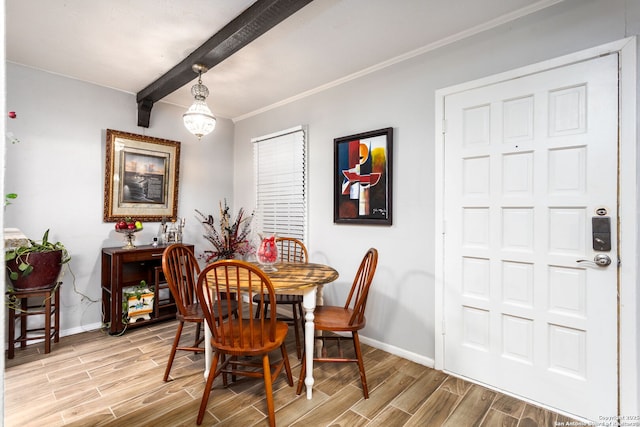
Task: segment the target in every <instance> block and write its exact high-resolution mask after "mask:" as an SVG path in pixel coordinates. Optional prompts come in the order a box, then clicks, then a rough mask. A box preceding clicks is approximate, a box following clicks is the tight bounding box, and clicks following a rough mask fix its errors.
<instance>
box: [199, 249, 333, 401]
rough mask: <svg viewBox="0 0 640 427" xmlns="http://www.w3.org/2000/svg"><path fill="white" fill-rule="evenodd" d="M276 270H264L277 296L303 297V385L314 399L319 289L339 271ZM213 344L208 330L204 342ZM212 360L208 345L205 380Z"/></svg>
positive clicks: (282, 266)
mask: <svg viewBox="0 0 640 427" xmlns="http://www.w3.org/2000/svg"><path fill="white" fill-rule="evenodd" d="M274 267H275V268H276V271H271V272H270V271H265V273H266V274H267V276H269V278H270V279H271V283H272V284H273V287H274V290H275V293H276V294H289V295H302V306H303V308H304V312H305V315H304V319H305V325H304V328H305V329H304V330H305V334H304V350H305V353H304V357H305V358H306V364H307V371H306V377H305V381H304V383H305V385H306V386H307V399H311V396H312V390H313V383H314V380H313V349H314V341H315V335H314V325H313V318H314V317H313V311H314V310H315V308H316V304H319V303H320V304H321V303H322V297H321V295H322V293H321V292H318V290H319V289H321V288H322V285H325V284H327V283H331V282H333V281H334V280H336V279H337V278H338V272H337V271H336V270H335V269H333V268H331V267H329V266H328V265H324V264H315V263H294V262H280V263H276V264H275V265H274ZM209 274H211V272H210V273H209ZM205 325H206V323H205ZM210 341H211V330H210V329H209V328H208V327H205V342H207V343H209V342H210ZM212 360H213V349H212V348H211V345H205V378H206V377H207V375H208V374H209V368H210V366H211V362H212Z"/></svg>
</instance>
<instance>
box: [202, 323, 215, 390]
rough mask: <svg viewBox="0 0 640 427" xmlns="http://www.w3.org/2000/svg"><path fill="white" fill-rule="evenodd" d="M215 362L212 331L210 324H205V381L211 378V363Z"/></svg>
mask: <svg viewBox="0 0 640 427" xmlns="http://www.w3.org/2000/svg"><path fill="white" fill-rule="evenodd" d="M212 360H213V349H212V348H211V329H209V324H208V323H207V322H204V379H205V380H206V379H207V378H208V377H209V370H210V369H211V361H212Z"/></svg>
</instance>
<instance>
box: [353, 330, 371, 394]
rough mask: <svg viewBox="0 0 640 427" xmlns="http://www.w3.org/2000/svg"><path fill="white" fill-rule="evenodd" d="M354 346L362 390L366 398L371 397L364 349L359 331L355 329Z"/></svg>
mask: <svg viewBox="0 0 640 427" xmlns="http://www.w3.org/2000/svg"><path fill="white" fill-rule="evenodd" d="M353 346H354V348H355V350H356V356H357V357H358V369H359V370H360V380H361V381H362V392H363V393H364V398H365V399H368V398H369V389H368V388H367V377H366V376H365V374H364V361H363V359H362V350H360V338H359V337H358V332H356V331H353Z"/></svg>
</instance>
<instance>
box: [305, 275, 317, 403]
mask: <svg viewBox="0 0 640 427" xmlns="http://www.w3.org/2000/svg"><path fill="white" fill-rule="evenodd" d="M316 292H317V290H316V287H315V286H313V287H309V288H307V289H306V290H305V291H304V294H303V297H302V307H304V312H305V316H304V319H305V324H304V357H305V358H306V359H305V362H306V365H307V377H306V378H305V380H304V383H305V385H306V386H307V399H311V394H312V389H313V382H314V380H313V342H314V340H315V334H314V332H315V328H314V326H313V310H315V308H316Z"/></svg>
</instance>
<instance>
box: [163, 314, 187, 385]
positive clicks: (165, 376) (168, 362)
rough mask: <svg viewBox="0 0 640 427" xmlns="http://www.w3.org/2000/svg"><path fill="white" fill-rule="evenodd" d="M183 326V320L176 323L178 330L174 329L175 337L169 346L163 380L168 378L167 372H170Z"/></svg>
mask: <svg viewBox="0 0 640 427" xmlns="http://www.w3.org/2000/svg"><path fill="white" fill-rule="evenodd" d="M183 327H184V322H180V323H179V324H178V330H176V337H175V338H174V339H173V346H172V347H171V353H170V354H169V360H168V361H167V367H166V369H165V370H164V378H163V381H167V380H168V379H169V372H171V365H173V359H174V358H175V357H176V349H177V348H178V344H179V343H180V336H181V335H182V328H183Z"/></svg>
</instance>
